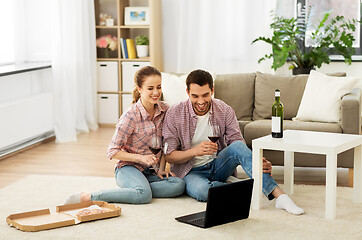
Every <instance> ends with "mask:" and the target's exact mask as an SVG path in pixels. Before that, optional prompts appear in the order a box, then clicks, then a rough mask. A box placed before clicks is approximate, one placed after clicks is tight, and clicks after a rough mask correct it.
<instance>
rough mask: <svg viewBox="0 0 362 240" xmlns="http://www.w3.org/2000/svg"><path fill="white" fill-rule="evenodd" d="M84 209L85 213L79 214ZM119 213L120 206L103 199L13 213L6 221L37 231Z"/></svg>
mask: <svg viewBox="0 0 362 240" xmlns="http://www.w3.org/2000/svg"><path fill="white" fill-rule="evenodd" d="M82 210H83V213H84V214H83V215H79V212H80V211H82ZM104 211H105V212H104ZM119 215H121V208H120V207H117V206H115V205H113V204H109V203H107V202H103V201H89V202H82V203H76V204H68V205H61V206H57V207H56V209H55V211H50V209H42V210H37V211H30V212H23V213H16V214H11V215H9V216H8V217H7V218H6V222H7V223H8V224H9V225H10V226H12V227H15V228H16V229H19V230H22V231H25V232H36V231H41V230H45V229H51V228H58V227H65V226H70V225H75V224H78V223H82V222H87V221H93V220H98V219H103V218H110V217H118V216H119Z"/></svg>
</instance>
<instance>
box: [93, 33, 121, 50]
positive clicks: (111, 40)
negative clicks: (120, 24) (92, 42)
mask: <svg viewBox="0 0 362 240" xmlns="http://www.w3.org/2000/svg"><path fill="white" fill-rule="evenodd" d="M96 43H97V47H99V48H109V49H110V50H112V51H114V50H116V49H117V46H118V44H117V38H116V37H114V36H111V35H109V34H108V35H105V36H101V37H99V38H98V39H97V41H96Z"/></svg>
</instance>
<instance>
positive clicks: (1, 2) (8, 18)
mask: <svg viewBox="0 0 362 240" xmlns="http://www.w3.org/2000/svg"><path fill="white" fill-rule="evenodd" d="M13 5H14V3H13V1H11V0H0V29H1V37H0V53H1V54H0V65H5V64H10V63H14V57H15V56H14V7H13Z"/></svg>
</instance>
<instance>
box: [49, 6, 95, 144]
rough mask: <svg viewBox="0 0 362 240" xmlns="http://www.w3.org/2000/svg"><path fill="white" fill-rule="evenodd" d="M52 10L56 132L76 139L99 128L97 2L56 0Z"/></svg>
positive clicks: (65, 138)
mask: <svg viewBox="0 0 362 240" xmlns="http://www.w3.org/2000/svg"><path fill="white" fill-rule="evenodd" d="M52 11H53V14H52V16H53V19H52V20H53V21H52V30H53V31H52V68H53V80H54V106H55V116H54V117H55V134H56V139H57V142H66V141H75V140H76V139H77V132H88V131H89V129H92V130H95V129H97V128H98V125H97V114H96V106H97V105H96V92H97V90H96V88H97V86H96V48H95V46H96V43H95V39H96V37H95V28H94V26H95V17H94V1H91V0H76V1H74V0H53V5H52Z"/></svg>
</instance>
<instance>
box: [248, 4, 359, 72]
mask: <svg viewBox="0 0 362 240" xmlns="http://www.w3.org/2000/svg"><path fill="white" fill-rule="evenodd" d="M307 9H308V11H307ZM311 10H312V7H309V8H304V9H303V10H302V17H301V18H298V19H296V18H283V17H278V16H276V15H275V14H273V22H272V23H271V24H270V27H271V29H273V36H272V37H271V38H266V37H259V38H257V39H255V40H254V41H253V42H252V44H253V43H255V42H258V41H263V42H266V43H268V44H271V45H272V53H271V54H269V55H267V54H266V55H265V56H264V57H263V58H261V59H259V61H258V62H259V63H260V62H261V61H263V60H266V59H270V58H272V59H273V64H272V66H271V68H273V69H274V70H276V69H278V68H280V67H282V66H283V65H284V64H285V63H286V62H287V61H288V62H290V63H291V67H290V68H293V73H294V74H298V72H299V73H309V71H310V70H311V69H314V68H315V67H318V68H319V67H321V65H322V64H323V63H327V64H328V63H330V58H329V54H328V52H329V51H330V49H331V48H332V49H333V50H334V51H335V53H337V54H341V55H342V56H343V57H344V59H345V62H346V63H347V64H351V62H352V55H353V54H354V51H355V50H354V48H353V47H352V44H353V41H354V40H355V39H354V36H353V35H352V32H354V31H355V30H356V26H355V25H356V23H357V22H359V21H358V20H356V19H352V20H347V19H345V18H344V17H343V16H336V17H334V18H332V19H331V20H330V21H329V22H328V19H329V18H330V14H331V12H326V13H324V15H323V18H322V19H321V20H320V21H319V22H318V25H317V26H312V24H311V16H312V14H311V12H312V11H311ZM307 34H308V36H309V37H310V39H311V42H312V45H311V47H309V48H306V47H305V39H306V36H307Z"/></svg>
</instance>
